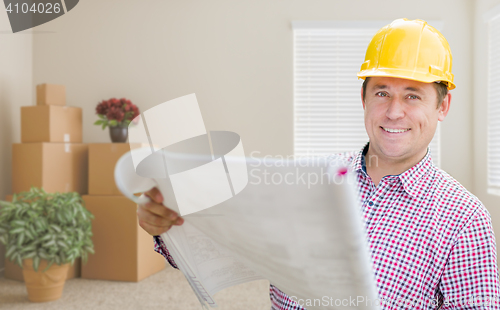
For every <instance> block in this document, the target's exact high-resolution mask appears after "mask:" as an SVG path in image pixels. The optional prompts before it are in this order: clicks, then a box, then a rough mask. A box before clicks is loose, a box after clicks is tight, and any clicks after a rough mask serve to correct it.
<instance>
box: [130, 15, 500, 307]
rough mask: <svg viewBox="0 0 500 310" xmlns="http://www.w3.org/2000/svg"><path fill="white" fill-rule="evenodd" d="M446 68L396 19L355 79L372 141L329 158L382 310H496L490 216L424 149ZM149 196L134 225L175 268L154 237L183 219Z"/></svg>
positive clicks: (414, 28) (428, 41) (286, 303)
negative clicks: (337, 168)
mask: <svg viewBox="0 0 500 310" xmlns="http://www.w3.org/2000/svg"><path fill="white" fill-rule="evenodd" d="M451 67H452V56H451V51H450V48H449V45H448V42H447V41H446V39H445V38H444V37H443V36H442V35H441V33H439V32H438V31H437V30H436V29H434V28H433V27H431V26H429V25H428V24H427V23H426V22H424V21H421V20H414V21H410V20H406V19H398V20H395V21H394V22H392V23H391V24H390V25H387V26H385V27H383V28H382V29H380V30H379V31H378V32H377V34H376V35H375V36H374V37H373V39H372V41H371V42H370V44H369V46H368V49H367V52H366V57H365V62H364V63H363V64H362V66H361V71H360V72H359V73H358V77H360V78H362V79H364V80H365V81H364V83H363V87H362V89H361V98H362V105H363V109H364V112H365V127H366V132H367V133H368V136H369V142H368V143H367V144H366V145H365V146H364V147H363V149H362V150H361V151H359V152H354V153H349V154H344V155H341V156H334V158H335V159H339V158H340V159H342V160H344V161H345V162H346V163H347V164H348V165H349V166H350V168H351V169H352V171H353V172H354V173H355V174H356V177H357V183H358V190H359V197H360V202H361V206H360V207H361V210H362V214H363V217H364V223H365V229H366V236H367V240H368V245H369V247H370V253H371V258H372V264H373V271H374V276H375V281H376V285H377V288H378V293H379V300H378V302H379V303H380V305H381V308H382V309H405V308H408V309H410V308H411V309H500V299H499V298H500V285H499V278H498V268H497V262H496V244H495V237H494V234H493V229H492V226H491V219H490V215H489V213H488V211H487V210H486V208H485V207H484V206H483V204H482V203H481V202H480V201H479V200H478V199H477V198H476V197H475V196H474V195H472V194H471V193H469V192H468V191H467V190H466V189H465V188H464V187H463V186H461V185H460V183H458V182H457V181H456V180H455V179H453V178H452V177H451V176H450V175H448V174H447V173H446V172H444V171H442V170H440V169H439V168H437V167H436V166H434V165H433V163H432V159H431V154H430V151H429V148H428V146H429V143H430V142H431V140H432V138H433V136H434V133H435V131H436V127H437V124H438V122H439V121H442V120H444V119H445V117H446V115H447V114H448V111H449V109H450V104H451V94H450V93H449V92H448V91H449V90H451V89H453V88H455V84H454V83H453V74H452V73H451ZM147 195H148V196H149V197H151V198H152V199H153V200H154V202H151V203H148V204H146V205H141V206H139V209H138V217H139V223H140V225H141V227H142V228H144V229H145V230H146V231H147V232H148V233H150V234H151V235H153V236H156V237H155V241H156V250H157V251H158V252H159V253H161V254H163V255H164V256H165V257H166V258H167V259H168V260H169V262H170V263H171V264H172V266H174V267H175V262H174V261H173V260H172V258H171V256H170V255H169V253H168V250H167V249H166V247H165V245H164V243H163V242H162V240H161V238H159V237H157V235H159V234H161V233H163V232H165V231H167V230H168V229H169V228H170V227H171V226H172V225H180V224H182V222H183V219H182V218H180V217H178V216H177V215H176V214H175V213H174V212H173V211H172V210H170V209H168V208H165V207H164V206H163V205H162V204H161V203H162V201H163V198H162V197H161V194H160V193H159V191H158V190H157V189H153V190H151V191H150V192H148V193H147ZM332 294H334V292H332ZM270 297H271V303H272V309H280V310H285V309H286V310H292V309H293V310H297V309H304V307H303V305H301V304H298V303H296V302H295V301H294V300H293V299H291V298H290V297H289V296H287V295H286V294H284V293H283V292H281V291H280V290H279V289H278V288H277V287H275V286H273V285H271V287H270ZM357 297H358V296H353V299H354V300H357Z"/></svg>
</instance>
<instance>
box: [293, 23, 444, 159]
mask: <svg viewBox="0 0 500 310" xmlns="http://www.w3.org/2000/svg"><path fill="white" fill-rule="evenodd" d="M389 23H390V21H387V22H384V21H382V22H373V23H372V22H302V21H301V22H294V23H293V30H294V152H295V155H298V156H307V155H327V154H335V153H340V152H347V151H358V150H360V149H361V148H362V147H363V145H364V144H365V143H366V142H368V135H367V134H366V130H365V126H364V112H363V106H362V103H361V93H360V92H361V85H362V84H363V80H359V79H358V78H357V76H356V74H357V73H358V71H359V68H360V67H361V64H362V63H363V62H364V59H365V52H366V48H367V47H368V44H369V43H370V40H371V38H372V37H373V35H374V34H375V33H376V32H377V30H378V29H380V28H381V27H383V26H384V25H387V24H389ZM434 24H435V23H434ZM438 24H440V25H441V24H442V23H438ZM434 26H435V25H434ZM435 27H436V26H435ZM439 132H440V126H439V125H438V128H437V131H436V135H435V136H434V139H433V141H432V142H431V145H430V147H431V154H432V158H433V161H434V163H435V164H436V165H439V159H440V158H439V154H440V149H439V148H440V143H439V137H440V134H439Z"/></svg>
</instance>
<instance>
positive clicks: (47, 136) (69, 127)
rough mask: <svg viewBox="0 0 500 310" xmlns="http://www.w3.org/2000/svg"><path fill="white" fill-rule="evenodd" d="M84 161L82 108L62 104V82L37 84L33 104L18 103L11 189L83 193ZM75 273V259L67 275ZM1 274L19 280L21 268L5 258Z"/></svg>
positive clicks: (84, 178) (63, 98)
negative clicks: (18, 137)
mask: <svg viewBox="0 0 500 310" xmlns="http://www.w3.org/2000/svg"><path fill="white" fill-rule="evenodd" d="M87 163H88V146H87V145H86V144H83V143H82V109H81V108H77V107H68V106H66V92H65V87H64V85H55V84H41V85H38V86H37V105H36V106H27V107H21V143H17V144H14V145H13V147H12V191H13V192H14V193H17V192H21V191H27V190H29V189H30V188H31V187H32V186H35V187H42V188H44V189H45V190H46V191H47V192H78V193H79V194H82V195H83V194H87V173H88V168H87ZM8 198H9V197H8ZM79 276H80V261H79V260H78V261H77V262H76V263H75V264H74V265H73V267H72V268H70V270H69V271H68V279H70V278H74V277H79ZM5 277H6V278H8V279H13V280H20V281H23V276H22V270H21V268H20V267H19V266H17V265H14V264H13V263H11V262H10V261H8V260H7V261H6V262H5Z"/></svg>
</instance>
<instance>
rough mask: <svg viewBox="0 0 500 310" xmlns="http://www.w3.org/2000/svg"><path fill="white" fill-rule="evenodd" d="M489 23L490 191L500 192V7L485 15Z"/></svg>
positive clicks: (488, 149)
mask: <svg viewBox="0 0 500 310" xmlns="http://www.w3.org/2000/svg"><path fill="white" fill-rule="evenodd" d="M485 19H486V20H487V24H488V126H487V135H488V138H487V145H488V146H487V158H488V159H487V161H488V163H487V166H488V168H487V169H488V176H487V177H488V193H490V194H500V97H499V94H500V80H499V79H498V74H500V62H499V58H500V7H497V8H495V9H493V10H491V11H490V12H488V14H487V15H486V16H485Z"/></svg>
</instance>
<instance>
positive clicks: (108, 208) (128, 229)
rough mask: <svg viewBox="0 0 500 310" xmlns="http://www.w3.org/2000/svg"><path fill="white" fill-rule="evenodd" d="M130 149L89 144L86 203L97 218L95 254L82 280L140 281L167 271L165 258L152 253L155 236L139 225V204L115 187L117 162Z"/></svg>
mask: <svg viewBox="0 0 500 310" xmlns="http://www.w3.org/2000/svg"><path fill="white" fill-rule="evenodd" d="M142 146H143V145H141V144H134V145H132V148H138V147H142ZM129 150H130V146H129V144H128V143H95V144H94V143H93V144H89V186H88V188H89V195H86V196H83V200H84V201H85V206H86V207H87V209H88V210H89V211H90V212H91V213H92V214H94V216H95V219H94V221H93V222H92V232H93V236H92V241H93V242H94V249H95V254H93V255H89V259H88V262H87V263H86V264H83V265H82V278H87V279H100V280H115V281H132V282H137V281H140V280H142V279H144V278H146V277H148V276H150V275H152V274H154V273H156V272H158V271H160V270H162V269H164V268H165V259H164V258H163V256H161V255H159V254H158V253H156V252H155V251H154V250H153V237H151V236H150V235H148V234H147V233H146V232H145V231H144V230H143V229H142V228H141V227H140V226H139V224H138V222H137V206H136V204H135V203H133V202H132V201H130V200H129V199H128V198H125V197H124V196H123V195H122V194H121V193H120V191H119V190H118V188H117V187H116V185H115V179H114V169H115V165H116V162H117V161H118V159H119V158H120V157H121V156H122V155H123V154H125V153H126V152H128V151H129Z"/></svg>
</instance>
